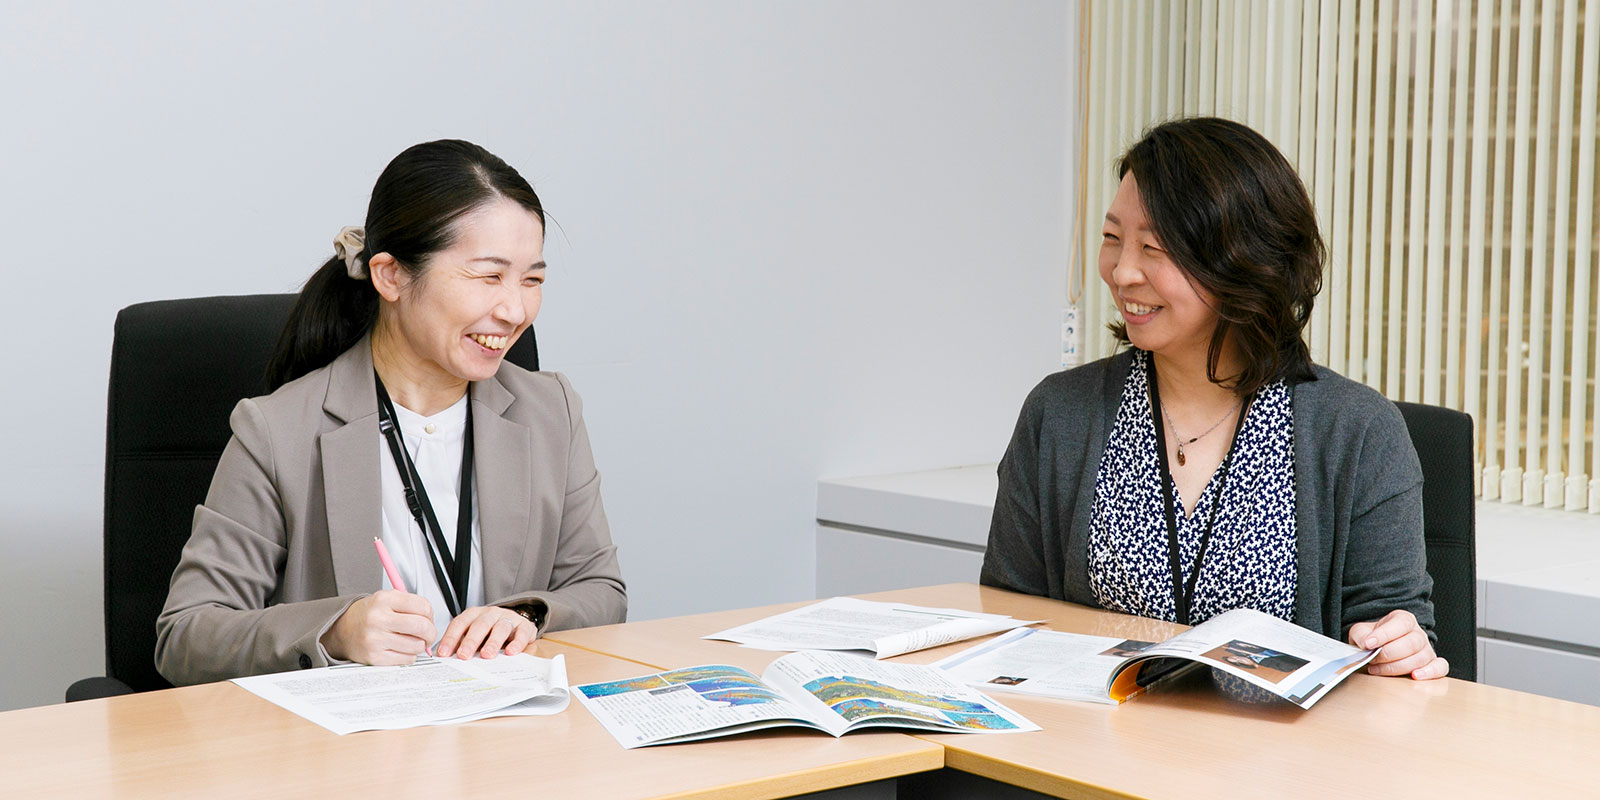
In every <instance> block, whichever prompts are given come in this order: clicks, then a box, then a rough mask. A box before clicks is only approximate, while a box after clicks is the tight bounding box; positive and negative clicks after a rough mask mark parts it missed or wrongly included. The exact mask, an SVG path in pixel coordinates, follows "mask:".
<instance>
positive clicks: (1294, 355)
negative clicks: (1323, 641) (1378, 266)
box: [982, 118, 1449, 679]
mask: <svg viewBox="0 0 1600 800" xmlns="http://www.w3.org/2000/svg"><path fill="white" fill-rule="evenodd" d="M1117 171H1118V175H1119V177H1120V178H1121V185H1120V186H1119V188H1118V191H1117V195H1116V198H1115V200H1114V201H1113V202H1112V204H1111V208H1110V209H1109V210H1108V211H1107V212H1106V216H1105V223H1104V228H1103V242H1102V245H1101V249H1100V276H1101V278H1102V279H1104V281H1105V283H1106V285H1107V286H1108V287H1109V288H1110V290H1111V294H1112V298H1113V300H1114V301H1115V303H1116V306H1117V308H1118V310H1119V312H1120V314H1121V321H1120V322H1118V323H1116V324H1114V325H1113V326H1112V331H1113V333H1114V334H1115V335H1116V336H1117V338H1118V339H1119V340H1120V341H1122V342H1123V343H1125V344H1129V345H1131V348H1130V349H1128V350H1125V351H1123V352H1121V353H1119V354H1118V355H1115V356H1112V357H1110V358H1107V359H1104V360H1101V361H1097V362H1095V363H1093V364H1088V365H1085V366H1082V367H1079V368H1077V369H1073V370H1069V371H1067V372H1062V373H1058V374H1055V375H1052V376H1050V377H1048V378H1046V379H1045V380H1044V381H1043V382H1041V383H1040V384H1039V386H1038V387H1037V388H1035V389H1034V390H1033V392H1032V393H1031V394H1029V396H1028V399H1027V401H1026V402H1025V403H1024V405H1023V409H1022V415H1021V418H1020V419H1019V420H1018V421H1017V427H1016V432H1015V433H1014V435H1013V436H1012V439H1011V444H1010V446H1009V447H1008V448H1007V450H1006V454H1005V458H1004V459H1003V460H1002V461H1001V463H1000V491H999V495H998V497H996V499H995V510H994V520H993V524H992V526H991V528H990V531H989V546H988V550H987V552H986V554H985V556H984V564H983V573H982V582H983V583H985V584H987V585H991V586H998V587H1002V588H1006V589H1012V590H1015V591H1020V592H1028V593H1030V594H1038V595H1046V596H1049V597H1054V598H1057V599H1061V600H1068V601H1072V602H1076V603H1083V604H1086V605H1093V606H1100V607H1104V608H1110V609H1114V610H1118V611H1122V612H1126V613H1130V614H1138V615H1141V616H1148V617H1155V618H1160V619H1167V620H1176V621H1179V622H1184V623H1187V624H1197V623H1199V622H1203V621H1204V620H1206V619H1208V618H1210V617H1212V616H1215V615H1217V614H1220V613H1222V612H1224V611H1228V610H1231V609H1234V608H1254V609H1257V610H1260V611H1265V612H1267V613H1270V614H1273V615H1275V616H1278V617H1280V618H1283V619H1288V620H1292V621H1294V622H1296V623H1298V624H1299V625H1301V626H1303V627H1306V628H1309V629H1311V630H1314V631H1317V632H1319V633H1322V634H1324V635H1327V636H1330V637H1334V638H1338V639H1342V640H1346V641H1349V642H1351V643H1352V644H1355V645H1357V646H1360V647H1366V648H1381V651H1380V653H1379V654H1378V656H1377V657H1376V658H1375V659H1374V660H1373V661H1372V663H1371V664H1370V665H1369V667H1368V671H1369V672H1372V673H1373V674H1378V675H1410V676H1411V677H1413V678H1418V679H1425V678H1437V677H1442V676H1443V675H1445V674H1446V673H1447V672H1448V670H1449V666H1448V664H1446V663H1445V661H1444V659H1441V658H1438V657H1436V656H1435V655H1434V652H1433V645H1432V642H1433V607H1432V604H1431V603H1430V602H1429V593H1430V591H1431V589H1432V581H1431V580H1430V579H1429V577H1428V574H1427V571H1426V568H1425V556H1424V549H1423V540H1422V473H1421V469H1420V467H1419V466H1418V463H1417V456H1416V453H1415V452H1414V451H1413V450H1412V447H1411V442H1410V438H1409V437H1408V436H1407V433H1406V427H1405V423H1404V421H1403V420H1402V418H1401V417H1400V414H1399V411H1398V410H1397V409H1396V408H1395V407H1394V405H1393V404H1392V403H1390V402H1389V401H1387V400H1385V399H1384V398H1383V397H1382V396H1381V395H1379V394H1378V393H1377V392H1375V391H1373V390H1371V389H1369V388H1367V387H1365V386H1362V385H1360V384H1357V383H1355V382H1353V381H1350V380H1347V379H1345V378H1342V377H1340V376H1338V375H1335V374H1334V373H1332V372H1330V371H1328V370H1326V369H1323V368H1321V367H1316V366H1314V365H1312V363H1311V359H1310V353H1309V351H1308V349H1307V347H1306V345H1305V342H1304V340H1303V339H1302V337H1301V333H1302V331H1303V330H1304V328H1305V325H1306V323H1307V321H1308V320H1309V319H1310V316H1311V307H1312V301H1313V299H1314V298H1315V296H1316V293H1317V292H1318V291H1319V289H1320V288H1321V275H1322V264H1323V258H1324V247H1323V243H1322V240H1321V237H1320V235H1319V234H1318V233H1317V227H1316V218H1315V213H1314V212H1313V210H1312V207H1311V201H1310V199H1309V197H1307V195H1306V192H1305V188H1304V186H1303V185H1302V184H1301V183H1300V180H1299V178H1298V177H1297V176H1296V175H1295V173H1294V169H1293V167H1291V166H1290V165H1289V163H1288V162H1287V161H1286V160H1285V159H1284V158H1283V156H1282V154H1280V153H1279V152H1278V151H1277V149H1276V148H1274V147H1273V146H1272V144H1271V143H1270V142H1268V141H1267V140H1266V139H1265V138H1263V137H1262V136H1261V135H1260V134H1258V133H1256V132H1255V131H1253V130H1250V129H1249V128H1247V127H1245V126H1243V125H1239V124H1238V123H1234V122H1229V121H1226V120H1221V119H1214V118H1197V119H1186V120H1178V121H1174V122H1169V123H1165V124H1162V125H1160V126H1157V127H1155V128H1153V129H1151V130H1150V131H1149V132H1148V133H1147V134H1146V135H1145V137H1144V138H1143V139H1142V140H1140V141H1139V142H1138V143H1137V144H1135V145H1134V146H1133V147H1132V148H1131V149H1130V150H1129V151H1128V152H1127V154H1125V155H1124V156H1123V157H1122V158H1121V159H1120V160H1119V162H1118V165H1117Z"/></svg>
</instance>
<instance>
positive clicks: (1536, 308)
mask: <svg viewBox="0 0 1600 800" xmlns="http://www.w3.org/2000/svg"><path fill="white" fill-rule="evenodd" d="M1541 12H1542V17H1543V18H1542V20H1541V24H1540V26H1539V52H1538V59H1539V73H1538V78H1537V81H1538V87H1539V88H1538V96H1537V99H1536V100H1535V102H1536V105H1535V106H1534V109H1533V115H1534V119H1535V120H1540V121H1541V124H1538V125H1535V126H1534V127H1533V137H1534V153H1533V156H1534V167H1533V239H1532V241H1531V242H1529V244H1530V245H1531V246H1530V247H1529V248H1528V256H1529V266H1528V273H1529V277H1530V278H1531V280H1530V281H1529V283H1530V287H1529V289H1528V339H1527V342H1528V343H1527V350H1528V360H1527V364H1526V371H1527V372H1526V374H1527V381H1528V383H1527V392H1528V400H1527V405H1526V406H1525V407H1524V408H1523V414H1525V415H1526V417H1527V426H1526V438H1525V439H1524V442H1523V452H1524V453H1525V454H1526V460H1525V461H1524V463H1523V472H1522V476H1523V477H1522V502H1523V503H1524V504H1526V505H1541V504H1543V503H1544V476H1545V470H1544V458H1543V453H1544V384H1545V381H1544V368H1545V358H1544V357H1545V337H1546V336H1547V334H1548V332H1547V331H1546V329H1545V323H1546V314H1545V304H1546V303H1547V302H1548V300H1547V297H1548V289H1547V286H1548V283H1549V277H1548V276H1549V274H1550V273H1549V251H1548V250H1546V249H1545V247H1546V245H1547V243H1548V242H1549V241H1550V199H1551V198H1550V179H1551V178H1552V177H1553V172H1554V168H1553V167H1552V165H1551V161H1550V158H1551V155H1552V153H1551V142H1550V139H1551V133H1552V131H1551V130H1550V127H1551V126H1550V125H1549V124H1548V120H1549V118H1550V117H1551V115H1552V113H1553V112H1554V110H1555V109H1554V107H1553V103H1554V102H1555V77H1556V76H1555V71H1556V70H1555V67H1556V2H1555V0H1545V2H1544V4H1543V8H1542V9H1541Z"/></svg>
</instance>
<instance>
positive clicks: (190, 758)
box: [0, 641, 944, 798]
mask: <svg viewBox="0 0 1600 800" xmlns="http://www.w3.org/2000/svg"><path fill="white" fill-rule="evenodd" d="M533 652H534V653H535V654H536V655H539V656H544V657H546V658H548V657H551V656H554V655H555V654H557V653H564V654H566V656H567V675H568V678H569V680H571V681H572V683H573V684H578V683H584V682H591V681H601V680H613V679H617V678H625V677H628V676H630V675H637V674H639V673H641V672H644V671H646V668H645V667H643V666H641V665H639V664H636V663H631V662H628V661H624V660H621V659H617V658H612V657H609V656H603V655H599V654H596V653H591V652H587V651H584V650H580V649H576V648H572V647H567V646H563V645H560V644H557V643H554V642H548V641H547V642H540V643H538V645H537V647H536V649H535V650H534V651H533ZM579 705H580V704H579V703H578V701H577V700H576V699H574V700H573V702H572V705H571V706H570V707H569V708H568V709H567V710H566V711H564V712H562V713H560V714H557V715H554V716H549V717H516V718H500V719H488V720H482V721H478V722H471V723H466V724H461V725H441V726H433V727H426V728H414V729H411V730H403V731H369V732H364V733H355V734H351V735H349V736H336V735H334V734H332V733H329V732H328V731H326V730H324V729H322V728H319V727H317V726H316V725H313V724H312V723H310V722H307V721H305V720H303V719H301V718H299V717H297V716H295V715H293V714H291V713H289V712H287V711H285V710H283V709H281V708H279V707H277V706H275V705H272V704H271V703H268V702H267V701H265V700H262V699H260V698H258V697H256V696H255V695H252V694H250V693H249V692H246V691H244V690H243V689H240V688H239V687H237V686H235V685H233V684H231V683H213V684H206V685H202V686H192V687H186V688H182V689H172V690H168V691H163V692H150V693H146V694H139V695H130V696H126V697H114V698H109V699H106V700H91V701H85V702H81V703H70V704H65V705H54V706H43V707H40V708H31V709H23V710H20V711H11V712H7V713H3V714H0V776H3V779H0V780H3V783H0V795H3V796H5V797H72V798H93V797H118V798H143V797H171V796H175V795H193V796H215V797H261V796H273V797H289V796H309V797H340V796H351V797H420V796H426V795H434V796H439V797H456V796H460V797H470V798H484V797H517V798H526V797H529V796H540V797H604V798H613V797H615V798H627V797H662V796H672V797H685V798H689V797H692V798H752V797H783V796H788V795H793V794H798V793H803V792H812V791H819V790H824V789H831V788H835V787H839V786H847V785H851V784H856V783H861V782H864V781H874V780H879V779H884V778H893V777H896V776H899V775H904V774H908V773H913V772H920V771H924V770H933V769H938V768H939V767H940V766H941V765H942V764H943V763H944V756H943V748H942V747H941V746H940V745H938V744H937V743H934V742H930V741H927V740H922V739H917V738H914V737H911V736H906V735H903V734H899V733H875V734H871V735H866V736H862V735H852V736H850V737H848V738H846V739H834V738H832V737H828V736H817V735H814V734H810V733H785V732H777V733H764V734H757V735H755V736H741V737H737V738H734V739H725V740H720V741H716V742H704V743H699V744H695V745H692V746H686V747H656V748H644V749H639V750H623V749H622V748H621V747H620V746H618V744H617V742H616V740H615V739H613V738H612V737H611V735H610V734H608V733H606V732H605V730H604V729H603V728H601V727H600V724H599V723H598V722H596V721H595V719H594V717H593V716H591V715H590V714H589V713H588V712H587V711H585V710H583V709H582V708H580V707H579Z"/></svg>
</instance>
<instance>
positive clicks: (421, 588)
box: [376, 392, 484, 643]
mask: <svg viewBox="0 0 1600 800" xmlns="http://www.w3.org/2000/svg"><path fill="white" fill-rule="evenodd" d="M468 394H470V392H469V393H468ZM394 413H395V417H396V420H397V421H398V422H399V424H400V433H401V438H402V439H403V440H404V441H405V446H406V451H407V452H409V453H410V454H411V460H412V461H413V462H415V464H416V466H417V474H419V475H421V476H422V485H423V486H424V487H425V488H426V489H427V491H428V500H429V501H430V502H431V503H432V505H433V514H434V516H435V517H437V518H438V520H439V528H440V530H442V531H443V532H444V538H445V542H446V543H447V544H448V545H449V548H450V554H451V556H452V557H453V556H454V555H455V547H456V520H457V518H458V517H459V516H460V514H459V512H460V508H461V506H460V502H461V499H460V498H461V495H460V493H459V492H458V491H457V489H458V488H459V487H460V485H461V446H462V442H463V438H462V434H463V433H465V432H466V427H467V395H462V396H461V399H460V400H457V401H456V403H455V405H452V406H450V407H449V408H447V409H445V410H443V411H440V412H439V413H437V414H434V415H433V416H431V417H424V416H422V415H421V414H418V413H416V412H414V411H412V410H411V409H409V408H406V407H404V406H402V405H400V404H399V403H396V404H395V407H394ZM376 446H377V447H378V462H379V464H381V465H382V466H381V467H380V469H379V473H380V474H381V475H382V478H383V546H384V547H387V548H388V549H389V555H390V556H391V557H392V558H393V559H394V565H395V567H396V569H398V570H399V572H400V578H401V580H404V581H405V582H406V585H405V586H402V587H396V586H392V585H390V583H389V576H388V575H387V574H386V575H384V576H383V588H385V589H395V588H400V589H405V590H406V591H409V592H412V593H414V594H419V595H422V596H423V597H425V598H427V600H428V602H429V603H430V604H432V606H433V625H434V628H435V629H436V630H437V631H438V634H439V636H441V637H443V636H444V631H445V628H447V627H449V625H450V606H449V605H448V604H446V603H445V601H444V592H443V590H441V589H440V588H439V581H438V580H437V579H436V578H434V576H433V566H432V564H431V563H430V562H431V560H432V556H430V555H429V553H428V544H427V542H426V541H425V540H424V539H423V537H424V536H425V535H426V534H425V533H424V532H423V530H422V528H420V527H419V526H418V525H417V522H416V519H415V518H414V517H412V516H411V510H410V509H408V508H407V507H406V495H405V486H404V484H402V483H401V482H400V469H399V467H397V466H396V465H395V463H394V457H393V456H392V455H391V454H390V453H389V443H388V441H387V440H385V439H384V437H383V434H381V433H380V434H378V441H377V443H376ZM472 495H473V496H472V507H473V509H477V508H478V507H479V506H478V497H477V495H478V487H477V481H476V479H474V481H473V486H472ZM480 527H481V526H480V521H479V517H478V515H477V513H474V514H473V515H472V564H471V571H470V572H469V573H468V577H467V607H469V608H470V607H472V606H481V605H483V604H484V599H483V536H482V533H481V531H480ZM436 643H437V642H436Z"/></svg>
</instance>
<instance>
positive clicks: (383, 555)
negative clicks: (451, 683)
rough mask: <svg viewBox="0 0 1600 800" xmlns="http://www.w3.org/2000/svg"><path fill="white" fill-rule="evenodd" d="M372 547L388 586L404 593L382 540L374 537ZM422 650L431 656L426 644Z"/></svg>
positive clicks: (387, 549)
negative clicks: (381, 565) (376, 554)
mask: <svg viewBox="0 0 1600 800" xmlns="http://www.w3.org/2000/svg"><path fill="white" fill-rule="evenodd" d="M372 546H373V547H376V548H378V561H380V562H382V563H383V572H384V574H385V575H388V576H389V585H390V586H393V587H394V588H396V589H399V590H400V591H402V592H403V591H405V590H406V582H405V580H404V579H402V578H401V577H400V570H398V569H395V566H394V559H392V558H390V557H389V548H387V547H384V546H383V540H382V539H379V538H378V537H376V536H374V537H372ZM422 650H423V652H425V653H427V654H428V655H430V656H431V655H433V648H432V647H430V646H429V645H428V643H427V642H423V644H422Z"/></svg>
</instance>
